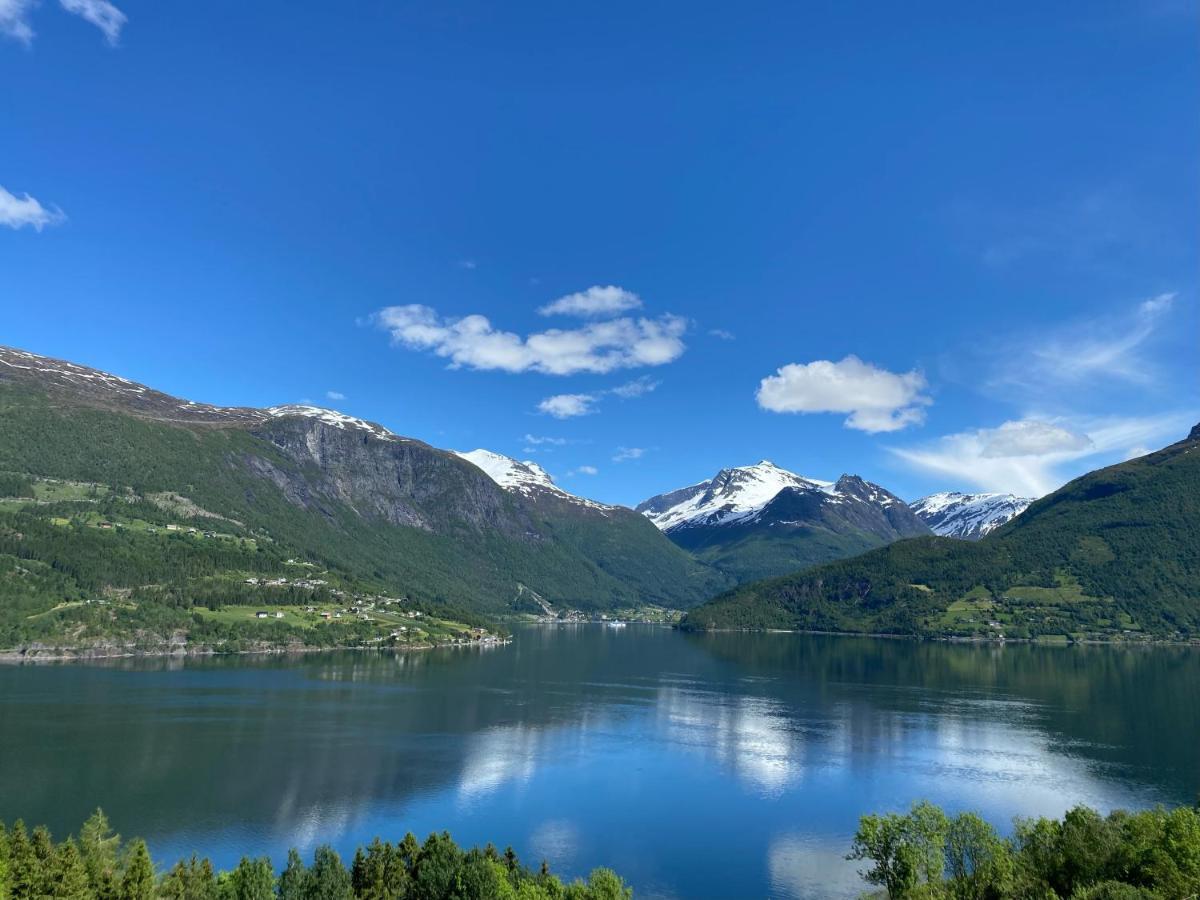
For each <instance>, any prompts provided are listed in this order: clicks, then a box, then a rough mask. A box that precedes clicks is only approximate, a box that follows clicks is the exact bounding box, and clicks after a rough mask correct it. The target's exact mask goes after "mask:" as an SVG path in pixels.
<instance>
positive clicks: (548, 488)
mask: <svg viewBox="0 0 1200 900" xmlns="http://www.w3.org/2000/svg"><path fill="white" fill-rule="evenodd" d="M453 452H454V454H455V455H456V456H459V457H461V458H463V459H465V460H467V462H470V463H473V464H474V465H476V466H478V467H479V468H481V469H483V471H484V472H485V473H486V474H487V476H488V477H489V478H491V479H492V481H494V482H496V484H498V485H500V487H502V488H504V489H505V490H506V491H509V492H510V493H513V494H520V495H522V496H524V497H530V498H533V499H537V497H538V496H539V495H546V494H550V495H553V496H556V497H558V498H560V499H562V500H567V501H569V502H571V503H576V504H579V505H581V506H588V507H591V508H592V509H601V510H603V509H612V507H610V506H605V505H604V504H602V503H597V502H596V501H595V500H588V499H587V498H586V497H577V496H575V495H574V494H571V493H568V492H567V491H564V490H563V489H562V488H560V487H559V486H558V485H557V484H555V483H554V479H553V478H551V477H550V473H549V472H547V471H546V470H545V469H543V468H542V467H541V466H539V465H538V464H537V463H535V462H533V461H532V460H528V459H527V460H525V461H523V462H522V461H521V460H518V459H513V458H512V457H511V456H504V455H503V454H500V453H494V452H492V451H491V450H470V451H467V452H463V451H460V450H455V451H453Z"/></svg>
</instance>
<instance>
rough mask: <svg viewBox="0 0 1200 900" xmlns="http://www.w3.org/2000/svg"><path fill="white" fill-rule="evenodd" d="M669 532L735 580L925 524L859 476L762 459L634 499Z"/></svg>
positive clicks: (846, 551) (859, 547)
mask: <svg viewBox="0 0 1200 900" xmlns="http://www.w3.org/2000/svg"><path fill="white" fill-rule="evenodd" d="M637 511H638V512H640V513H642V514H643V515H644V516H646V518H648V519H649V520H650V521H651V522H653V523H654V524H655V525H657V526H658V527H659V528H660V529H662V530H663V531H664V532H665V533H666V535H667V536H668V537H669V538H670V539H671V540H672V541H674V542H675V543H676V544H678V545H679V546H680V547H683V548H685V549H687V550H689V551H691V552H692V553H693V554H695V555H696V556H697V558H699V559H701V560H703V561H704V562H707V563H709V564H711V565H712V566H714V567H715V568H717V569H719V570H720V571H722V572H724V573H726V574H727V575H728V576H729V577H731V578H733V579H735V580H736V581H739V582H743V581H749V580H753V579H756V578H764V577H769V576H772V575H779V574H781V573H784V572H792V571H795V570H796V569H800V568H803V567H805V566H809V565H813V564H815V563H820V562H827V561H829V560H833V559H840V558H842V557H846V556H853V555H854V554H856V553H861V552H862V551H864V550H868V549H870V548H872V547H877V546H879V545H881V544H885V543H888V542H889V541H894V540H897V539H899V538H902V537H911V536H913V535H921V534H929V533H930V532H929V528H928V527H927V526H926V525H925V524H924V523H923V522H922V521H921V520H920V519H919V518H917V516H916V515H915V514H914V513H913V512H912V511H911V510H909V508H908V506H907V505H906V504H905V503H904V501H903V500H901V499H900V498H899V497H896V496H895V495H894V494H890V493H888V492H887V491H886V490H884V489H883V488H881V487H880V486H879V485H877V484H872V483H871V482H869V481H864V480H863V479H861V478H859V477H858V476H857V475H843V476H842V477H841V478H839V479H838V480H837V481H836V482H830V481H821V480H819V479H816V478H806V477H804V476H802V475H797V474H795V473H794V472H789V471H787V470H786V469H781V468H780V467H779V466H777V465H775V464H774V463H772V462H769V461H767V460H763V461H762V462H760V463H757V464H756V465H753V466H740V467H737V468H731V469H722V470H721V471H720V472H718V473H717V475H716V477H714V478H712V479H711V480H709V481H702V482H700V483H699V484H693V485H690V486H688V487H684V488H679V489H677V490H674V491H668V492H667V493H665V494H659V495H658V496H656V497H651V498H650V499H649V500H646V501H644V502H643V503H641V504H639V505H638V506H637Z"/></svg>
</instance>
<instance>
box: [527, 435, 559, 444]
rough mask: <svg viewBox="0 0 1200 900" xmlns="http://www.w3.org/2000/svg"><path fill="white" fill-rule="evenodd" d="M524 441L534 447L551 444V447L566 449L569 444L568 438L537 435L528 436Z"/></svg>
mask: <svg viewBox="0 0 1200 900" xmlns="http://www.w3.org/2000/svg"><path fill="white" fill-rule="evenodd" d="M524 441H525V443H526V444H528V445H530V446H533V447H540V446H541V445H543V444H549V445H550V446H551V447H564V446H566V445H567V443H568V441H567V439H566V438H560V437H542V436H540V435H536V434H526V435H525V437H524Z"/></svg>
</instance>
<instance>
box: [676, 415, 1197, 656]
mask: <svg viewBox="0 0 1200 900" xmlns="http://www.w3.org/2000/svg"><path fill="white" fill-rule="evenodd" d="M1198 447H1200V442H1198V441H1197V440H1195V439H1193V440H1188V441H1182V442H1180V443H1178V444H1174V445H1172V446H1170V447H1167V448H1166V449H1164V450H1161V451H1159V452H1157V453H1153V454H1150V455H1149V456H1145V457H1142V458H1140V459H1135V460H1130V461H1128V462H1125V463H1121V464H1120V465H1116V466H1112V467H1110V468H1107V469H1103V470H1100V471H1098V472H1093V473H1091V474H1089V475H1085V476H1083V477H1082V478H1079V479H1076V480H1075V481H1073V482H1071V483H1070V484H1068V485H1066V486H1065V487H1063V488H1062V489H1060V490H1058V491H1056V492H1055V493H1053V494H1051V495H1049V496H1047V497H1045V498H1043V499H1041V500H1039V501H1038V502H1036V503H1034V504H1033V505H1032V506H1030V507H1029V509H1028V510H1026V511H1025V512H1024V513H1023V514H1022V515H1020V516H1018V517H1017V518H1015V519H1013V520H1012V521H1011V522H1010V523H1008V524H1007V525H1005V526H1004V527H1002V528H1000V529H997V530H996V531H995V532H993V533H991V534H989V535H988V536H987V537H985V538H984V539H983V540H981V541H979V542H967V541H959V540H954V539H952V538H937V537H927V538H915V539H912V540H904V541H898V542H896V543H894V544H891V545H889V546H887V547H883V548H880V549H877V550H873V551H870V552H868V553H864V554H863V555H861V556H858V557H855V558H853V559H848V560H841V561H838V562H834V563H829V564H826V565H822V566H817V567H815V568H812V569H808V570H805V571H803V572H799V573H797V574H794V575H788V576H785V577H782V578H776V579H772V580H769V581H763V582H758V583H755V584H751V585H746V586H744V587H741V588H738V589H736V590H733V591H730V592H728V593H726V594H723V595H721V596H719V597H716V598H714V599H713V600H711V601H710V602H708V603H706V604H704V605H703V606H700V607H698V608H697V609H694V610H692V611H691V612H689V613H688V615H687V617H686V618H685V620H684V623H683V625H684V627H686V628H693V629H705V628H756V629H762V628H788V629H801V630H812V631H839V632H866V633H886V634H903V635H925V636H945V637H968V638H969V637H998V636H1000V635H1004V636H1005V637H1007V638H1026V639H1038V638H1047V637H1051V638H1057V639H1062V638H1063V637H1064V636H1066V638H1067V639H1075V638H1080V637H1105V638H1112V637H1120V638H1122V639H1124V640H1144V639H1147V638H1154V637H1158V638H1186V637H1191V636H1195V635H1200V604H1198V603H1197V602H1196V598H1197V597H1200V490H1198V487H1200V452H1194V451H1196V450H1197V448H1198Z"/></svg>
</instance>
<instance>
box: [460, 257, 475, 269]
mask: <svg viewBox="0 0 1200 900" xmlns="http://www.w3.org/2000/svg"><path fill="white" fill-rule="evenodd" d="M458 267H459V268H460V269H466V270H468V271H474V270H475V269H478V268H479V263H477V262H475V260H473V259H460V260H459V261H458Z"/></svg>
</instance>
